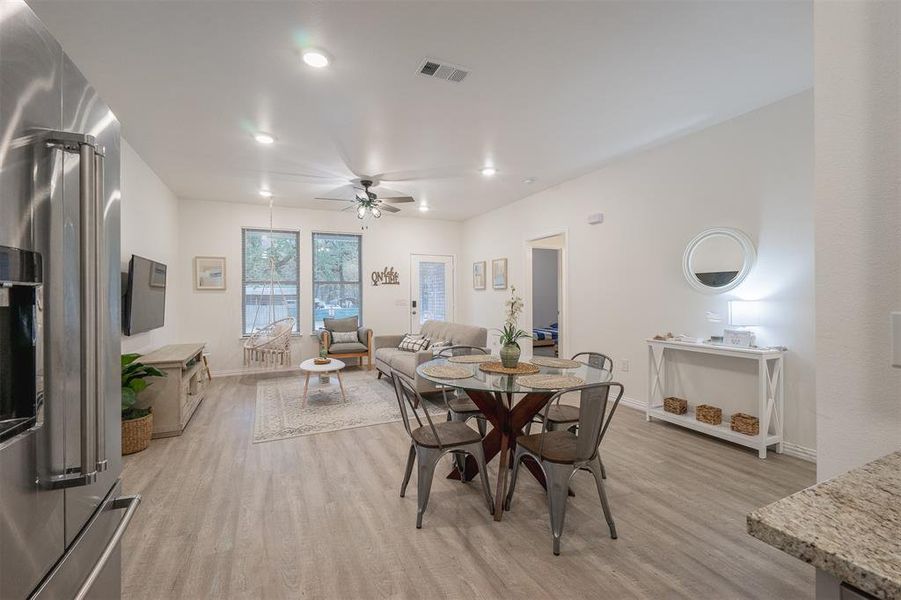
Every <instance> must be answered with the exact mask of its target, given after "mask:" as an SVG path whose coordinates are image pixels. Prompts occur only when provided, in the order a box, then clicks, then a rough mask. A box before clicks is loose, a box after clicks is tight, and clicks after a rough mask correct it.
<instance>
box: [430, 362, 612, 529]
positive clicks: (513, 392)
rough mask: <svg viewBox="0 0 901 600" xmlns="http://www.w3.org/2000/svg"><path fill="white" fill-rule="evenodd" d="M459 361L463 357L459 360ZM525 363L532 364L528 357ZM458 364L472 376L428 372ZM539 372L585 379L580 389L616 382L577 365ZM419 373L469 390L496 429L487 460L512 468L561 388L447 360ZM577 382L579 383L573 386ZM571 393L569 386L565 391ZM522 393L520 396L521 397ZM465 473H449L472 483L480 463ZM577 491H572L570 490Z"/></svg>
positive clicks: (469, 463)
mask: <svg viewBox="0 0 901 600" xmlns="http://www.w3.org/2000/svg"><path fill="white" fill-rule="evenodd" d="M454 358H458V359H459V358H460V357H454ZM520 362H529V361H528V360H527V359H526V360H522V361H520ZM436 365H448V366H450V365H453V366H454V367H462V368H464V369H466V370H467V371H469V373H470V375H469V377H463V378H459V379H443V378H441V377H435V376H432V375H429V374H428V373H426V371H427V370H428V368H429V367H430V366H436ZM536 366H538V368H539V372H538V373H537V374H541V375H557V376H561V375H562V376H572V377H576V378H578V379H579V380H581V383H578V385H584V384H592V383H608V382H610V381H611V380H612V379H613V378H612V374H611V373H610V371H608V370H606V369H599V368H597V367H593V366H591V365H588V364H585V363H581V362H580V363H578V365H574V366H571V367H546V366H542V365H536ZM416 372H417V373H418V374H419V376H420V377H422V378H424V379H426V380H428V381H431V382H432V383H434V384H437V385H439V386H442V387H445V388H457V389H460V390H464V391H465V392H466V394H467V395H468V396H469V398H470V399H471V400H472V401H473V402H474V403H475V404H476V406H477V407H478V408H479V411H480V412H481V413H482V415H483V416H484V418H485V419H487V420H488V421H489V422H490V423H491V425H492V428H491V430H490V431H489V432H488V434H487V435H486V436H485V438H484V439H483V440H482V449H483V450H484V453H485V460H486V462H487V461H491V460H492V459H493V458H494V457H495V456H498V457H499V459H500V460H499V464H500V465H508V464H509V462H510V456H511V454H510V453H511V452H512V451H513V450H514V449H515V447H516V438H517V437H518V436H521V435H524V434H525V431H526V430H527V426H528V424H529V423H531V421H532V420H533V419H534V418H535V416H536V415H537V414H538V413H539V412H540V411H541V410H542V409H543V408H544V407H545V406H546V405H547V403H548V401H549V400H550V398H551V397H552V396H553V395H554V394H555V393H557V392H559V391H560V388H557V389H547V388H541V389H538V388H533V387H529V386H527V385H524V384H522V383H520V378H521V377H523V375H496V374H493V373H485V372H484V371H482V370H480V369H479V365H478V363H461V362H456V361H449V360H448V359H447V358H435V359H433V360H430V361H428V362H425V363H423V364H421V365H419V367H417V369H416ZM573 383H574V382H573ZM563 389H566V388H563ZM517 395H519V397H518V398H517ZM523 465H524V466H525V467H526V468H527V469H528V470H529V471H531V473H532V475H533V476H534V477H535V479H537V480H538V482H539V483H540V484H541V485H542V486H545V487H546V486H547V482H546V481H545V478H544V473H543V472H542V471H541V468H540V467H539V466H538V465H536V464H535V463H534V462H533V461H526V462H525V463H523ZM464 471H465V475H464V474H461V473H460V472H459V471H458V469H457V468H456V467H455V468H454V470H453V471H451V473H450V474H449V475H448V478H450V479H460V478H461V477H464V476H465V478H466V479H472V478H473V477H475V475H476V474H477V473H478V465H476V463H475V460H473V459H472V457H467V459H466V468H465V470H464ZM507 471H508V469H506V468H499V469H498V476H497V487H496V488H495V493H496V497H495V502H494V519H495V520H496V521H500V520H501V516H502V514H503V511H504V505H503V499H504V495H505V494H506V484H507ZM570 493H572V492H570Z"/></svg>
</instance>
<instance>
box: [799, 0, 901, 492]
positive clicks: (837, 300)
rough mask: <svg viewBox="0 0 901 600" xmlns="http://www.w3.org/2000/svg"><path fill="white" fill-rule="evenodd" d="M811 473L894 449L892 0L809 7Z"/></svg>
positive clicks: (899, 381)
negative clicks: (812, 103) (812, 77)
mask: <svg viewBox="0 0 901 600" xmlns="http://www.w3.org/2000/svg"><path fill="white" fill-rule="evenodd" d="M814 22H815V36H814V38H815V40H816V48H815V64H816V87H815V90H816V119H815V122H816V125H815V126H816V264H817V271H816V301H817V321H816V326H817V345H816V348H817V377H816V390H817V439H818V440H819V455H818V458H819V460H818V462H817V476H818V478H819V479H821V480H822V479H827V478H829V477H832V476H834V475H837V474H839V473H841V472H844V471H846V470H848V469H850V468H853V467H855V466H858V465H860V464H863V463H865V462H868V461H870V460H873V459H875V458H878V457H880V456H882V455H884V454H888V453H889V452H891V451H893V450H896V449H898V448H901V369H892V368H891V367H890V366H889V352H890V341H889V339H890V338H889V334H888V322H889V312H890V311H891V310H901V186H899V170H901V150H899V148H901V142H899V140H901V128H899V126H901V120H899V110H901V88H899V84H901V78H899V72H901V45H899V40H901V4H899V3H897V2H860V3H857V2H817V3H816V6H815V12H814Z"/></svg>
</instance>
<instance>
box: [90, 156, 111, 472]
mask: <svg viewBox="0 0 901 600" xmlns="http://www.w3.org/2000/svg"><path fill="white" fill-rule="evenodd" d="M103 154H104V152H103V147H102V146H95V147H94V157H93V164H94V196H93V210H94V223H95V226H94V236H93V237H92V238H91V240H92V242H93V244H94V290H93V292H94V298H95V302H96V305H95V318H94V353H95V359H94V375H95V381H94V395H93V397H94V415H95V417H96V426H95V428H94V441H95V449H94V456H95V460H96V463H95V464H96V465H97V467H96V468H97V472H98V473H102V472H103V471H106V470H107V468H108V467H109V461H108V460H107V459H106V402H105V398H104V395H103V390H104V389H105V388H106V386H105V385H104V380H105V377H106V360H105V359H106V344H105V340H106V331H105V328H104V323H106V319H105V315H106V313H107V311H108V310H109V302H108V301H107V297H106V294H104V290H103V273H104V272H105V271H104V269H103V268H104V260H103V259H104V256H105V252H104V251H103V242H104V240H103V227H98V226H96V224H97V223H101V222H102V220H103V211H104V194H103Z"/></svg>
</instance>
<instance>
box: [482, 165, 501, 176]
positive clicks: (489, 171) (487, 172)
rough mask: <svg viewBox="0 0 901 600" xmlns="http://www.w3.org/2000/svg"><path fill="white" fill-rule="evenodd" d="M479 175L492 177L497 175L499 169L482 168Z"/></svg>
mask: <svg viewBox="0 0 901 600" xmlns="http://www.w3.org/2000/svg"><path fill="white" fill-rule="evenodd" d="M479 173H481V174H482V175H484V176H485V177H491V176H493V175H494V174H495V173H497V169H495V168H494V167H482V168H481V169H479Z"/></svg>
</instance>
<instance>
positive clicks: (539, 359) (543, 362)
mask: <svg viewBox="0 0 901 600" xmlns="http://www.w3.org/2000/svg"><path fill="white" fill-rule="evenodd" d="M531 362H532V363H534V364H536V365H540V366H542V367H552V368H554V369H575V368H576V367H580V366H582V363H580V362H579V361H577V360H569V359H568V358H555V357H553V356H533V357H532V361H531Z"/></svg>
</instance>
